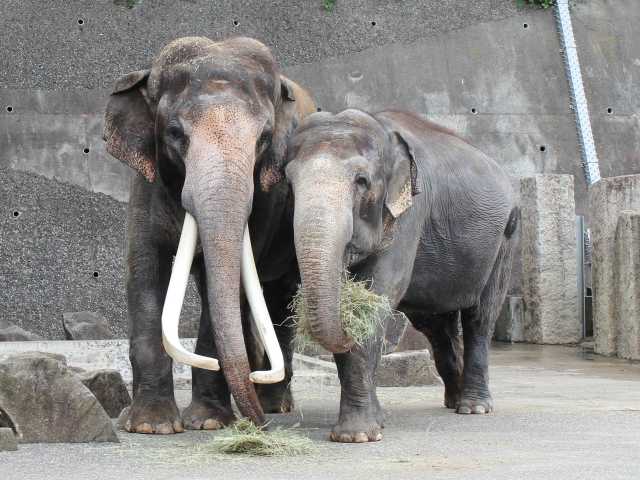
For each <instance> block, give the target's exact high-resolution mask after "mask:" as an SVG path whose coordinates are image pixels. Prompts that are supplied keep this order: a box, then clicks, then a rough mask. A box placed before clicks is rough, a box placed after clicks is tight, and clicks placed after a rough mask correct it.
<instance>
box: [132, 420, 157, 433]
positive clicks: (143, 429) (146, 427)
mask: <svg viewBox="0 0 640 480" xmlns="http://www.w3.org/2000/svg"><path fill="white" fill-rule="evenodd" d="M136 432H138V433H153V428H151V424H150V423H147V422H144V423H141V424H140V425H138V426H137V427H136Z"/></svg>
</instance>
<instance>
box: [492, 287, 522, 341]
mask: <svg viewBox="0 0 640 480" xmlns="http://www.w3.org/2000/svg"><path fill="white" fill-rule="evenodd" d="M493 338H494V340H497V341H499V342H510V343H513V342H524V341H525V337H524V300H523V298H522V297H520V296H508V297H507V298H506V300H505V302H504V305H503V306H502V312H501V313H500V316H499V317H498V320H497V321H496V327H495V331H494V334H493Z"/></svg>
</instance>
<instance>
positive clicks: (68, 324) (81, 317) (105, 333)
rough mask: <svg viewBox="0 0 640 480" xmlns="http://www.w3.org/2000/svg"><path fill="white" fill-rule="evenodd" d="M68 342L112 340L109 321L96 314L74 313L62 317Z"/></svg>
mask: <svg viewBox="0 0 640 480" xmlns="http://www.w3.org/2000/svg"><path fill="white" fill-rule="evenodd" d="M62 326H63V328H64V334H65V337H66V338H67V340H111V339H113V338H114V335H113V333H111V330H109V325H108V324H107V319H106V318H104V317H103V316H102V315H99V314H97V313H94V312H72V313H65V314H63V315H62Z"/></svg>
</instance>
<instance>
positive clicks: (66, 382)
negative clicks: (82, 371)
mask: <svg viewBox="0 0 640 480" xmlns="http://www.w3.org/2000/svg"><path fill="white" fill-rule="evenodd" d="M0 411H2V412H3V413H4V416H6V417H8V418H6V419H5V420H4V421H5V422H6V423H7V424H8V426H11V427H12V428H13V429H14V431H15V432H16V434H17V435H18V441H19V442H20V443H60V442H117V441H118V437H117V435H116V433H115V430H114V428H113V425H112V423H111V419H110V418H109V416H108V415H107V413H106V412H105V411H104V409H103V408H102V406H101V405H100V403H99V402H98V400H97V399H96V397H95V396H94V395H93V394H92V393H91V392H90V391H89V389H88V388H86V387H85V386H84V385H83V384H82V382H81V380H80V378H79V377H78V375H77V374H76V373H74V372H73V371H72V370H71V369H69V368H68V367H67V366H66V362H65V361H64V357H62V356H61V355H51V354H47V353H41V352H27V353H22V354H17V355H13V356H10V357H7V358H6V359H5V360H4V361H2V362H0ZM2 426H7V425H2Z"/></svg>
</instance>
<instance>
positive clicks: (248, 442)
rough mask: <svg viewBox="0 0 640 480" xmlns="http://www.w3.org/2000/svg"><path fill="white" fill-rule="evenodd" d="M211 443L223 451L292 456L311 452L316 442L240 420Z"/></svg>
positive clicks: (295, 434) (285, 431) (286, 431)
mask: <svg viewBox="0 0 640 480" xmlns="http://www.w3.org/2000/svg"><path fill="white" fill-rule="evenodd" d="M212 446H213V448H214V449H215V450H216V451H218V452H221V453H232V454H233V453H235V454H244V455H255V456H287V457H291V456H294V455H304V454H307V453H310V452H311V450H312V446H313V443H312V442H311V440H310V439H309V438H307V437H303V436H301V435H299V434H297V433H294V432H292V431H290V430H286V429H282V428H275V429H273V430H271V431H268V430H265V427H258V426H256V425H254V424H253V423H252V422H251V421H250V420H247V419H241V420H238V421H237V422H235V423H234V424H233V425H231V426H230V427H228V428H227V429H226V430H225V431H224V432H222V433H221V434H220V435H218V436H217V437H216V438H214V440H213V442H212Z"/></svg>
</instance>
